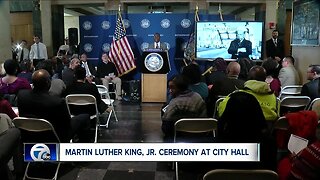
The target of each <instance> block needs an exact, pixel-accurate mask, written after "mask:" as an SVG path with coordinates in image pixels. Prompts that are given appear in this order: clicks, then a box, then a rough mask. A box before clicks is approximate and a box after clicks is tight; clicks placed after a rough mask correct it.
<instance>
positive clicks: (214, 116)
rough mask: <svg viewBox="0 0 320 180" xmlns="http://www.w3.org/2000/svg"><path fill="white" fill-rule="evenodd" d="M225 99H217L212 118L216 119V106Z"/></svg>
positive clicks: (217, 116)
mask: <svg viewBox="0 0 320 180" xmlns="http://www.w3.org/2000/svg"><path fill="white" fill-rule="evenodd" d="M224 99H225V97H220V98H219V99H217V101H216V103H215V106H214V111H213V118H216V119H218V118H219V115H218V106H219V104H220V103H221V102H222V101H223V100H224Z"/></svg>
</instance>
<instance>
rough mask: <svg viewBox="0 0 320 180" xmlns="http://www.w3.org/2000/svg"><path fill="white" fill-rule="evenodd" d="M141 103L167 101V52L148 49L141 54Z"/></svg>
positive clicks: (168, 67) (168, 66)
mask: <svg viewBox="0 0 320 180" xmlns="http://www.w3.org/2000/svg"><path fill="white" fill-rule="evenodd" d="M142 60H143V63H142V64H143V65H142V68H141V72H142V77H141V95H142V96H141V102H166V101H167V73H168V72H169V71H170V63H169V60H168V51H162V50H159V49H149V50H146V51H144V52H143V54H142Z"/></svg>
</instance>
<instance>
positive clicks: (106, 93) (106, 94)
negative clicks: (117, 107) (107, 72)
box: [96, 85, 110, 99]
mask: <svg viewBox="0 0 320 180" xmlns="http://www.w3.org/2000/svg"><path fill="white" fill-rule="evenodd" d="M96 86H97V88H98V91H99V94H100V96H101V98H102V99H108V98H109V99H110V95H109V90H108V88H106V87H105V86H104V85H96Z"/></svg>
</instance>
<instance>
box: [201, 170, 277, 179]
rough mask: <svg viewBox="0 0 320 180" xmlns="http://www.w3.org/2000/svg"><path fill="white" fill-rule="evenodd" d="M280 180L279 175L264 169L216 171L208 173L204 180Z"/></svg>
mask: <svg viewBox="0 0 320 180" xmlns="http://www.w3.org/2000/svg"><path fill="white" fill-rule="evenodd" d="M226 179H227V180H238V179H245V180H257V179H259V180H278V174H277V173H276V172H274V171H271V170H266V169H265V170H264V169H256V170H255V169H250V170H238V169H215V170H211V171H209V172H207V173H206V174H205V175H204V176H203V180H226Z"/></svg>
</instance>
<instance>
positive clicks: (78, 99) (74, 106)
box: [66, 94, 100, 143]
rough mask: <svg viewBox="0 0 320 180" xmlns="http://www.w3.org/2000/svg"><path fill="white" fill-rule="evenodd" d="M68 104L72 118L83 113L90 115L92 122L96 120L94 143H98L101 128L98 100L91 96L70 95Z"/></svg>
mask: <svg viewBox="0 0 320 180" xmlns="http://www.w3.org/2000/svg"><path fill="white" fill-rule="evenodd" d="M66 103H67V108H68V112H69V114H70V116H71V117H74V116H76V115H78V114H80V113H81V112H82V113H88V114H89V115H90V119H91V120H92V119H95V120H96V124H95V137H94V142H95V143H96V142H97V139H98V129H99V126H100V121H99V111H98V106H97V101H96V98H95V97H94V96H92V95H90V94H70V95H68V96H67V97H66ZM83 109H85V111H83Z"/></svg>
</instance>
